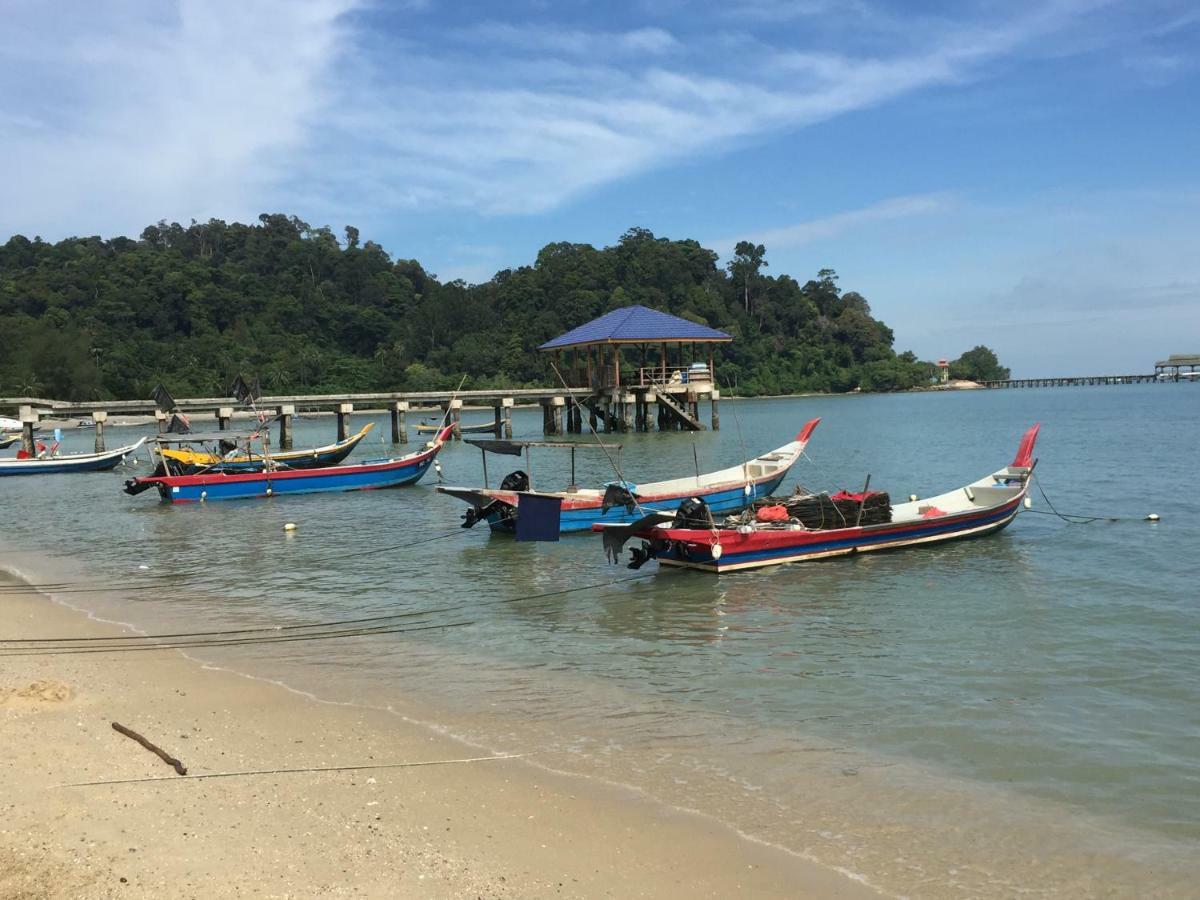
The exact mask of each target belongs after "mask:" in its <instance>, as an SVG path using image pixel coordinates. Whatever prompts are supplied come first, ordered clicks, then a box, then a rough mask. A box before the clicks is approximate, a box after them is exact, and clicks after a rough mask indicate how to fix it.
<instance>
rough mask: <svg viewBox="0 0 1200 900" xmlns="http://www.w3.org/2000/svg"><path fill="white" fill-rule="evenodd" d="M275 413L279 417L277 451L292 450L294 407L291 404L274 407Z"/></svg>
mask: <svg viewBox="0 0 1200 900" xmlns="http://www.w3.org/2000/svg"><path fill="white" fill-rule="evenodd" d="M275 413H276V414H277V415H278V416H279V449H280V450H291V449H292V427H293V423H294V422H295V419H296V406H295V404H292V403H283V404H281V405H279V406H277V407H275Z"/></svg>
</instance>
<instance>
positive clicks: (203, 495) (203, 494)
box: [200, 491, 208, 500]
mask: <svg viewBox="0 0 1200 900" xmlns="http://www.w3.org/2000/svg"><path fill="white" fill-rule="evenodd" d="M200 499H201V500H207V499H208V491H201V492H200Z"/></svg>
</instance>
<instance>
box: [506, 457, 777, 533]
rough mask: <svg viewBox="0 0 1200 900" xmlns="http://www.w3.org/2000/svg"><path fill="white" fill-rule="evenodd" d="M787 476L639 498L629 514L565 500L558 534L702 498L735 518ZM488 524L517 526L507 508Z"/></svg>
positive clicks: (618, 521) (509, 529)
mask: <svg viewBox="0 0 1200 900" xmlns="http://www.w3.org/2000/svg"><path fill="white" fill-rule="evenodd" d="M785 477H787V472H780V473H779V474H778V475H777V476H774V477H772V478H770V479H768V480H766V481H761V482H757V483H755V484H751V485H749V486H747V485H745V484H736V485H732V486H725V487H723V488H717V489H714V490H708V491H700V492H699V493H697V492H695V491H689V492H685V493H682V494H670V495H663V496H654V497H643V496H641V495H639V496H638V504H639V506H635V507H634V509H633V511H632V512H626V510H625V507H624V506H614V507H611V508H610V509H609V510H608V511H607V512H605V511H604V509H603V507H602V505H601V503H600V502H599V501H595V502H592V501H590V500H586V501H585V500H580V501H570V500H564V501H563V505H562V512H561V513H560V514H559V531H560V533H563V534H567V533H572V532H580V531H591V530H592V526H593V525H596V524H605V525H628V524H629V523H631V522H636V521H637V520H638V519H640V518H641V517H642V516H643V515H645V514H646V513H647V512H651V511H654V510H663V511H666V510H674V509H675V508H676V507H678V506H679V504H680V502H681V501H683V500H686V499H688V498H689V497H699V498H700V499H701V500H703V501H704V502H705V503H707V504H708V508H709V509H711V510H712V511H713V513H714V514H715V513H721V514H724V515H732V514H733V513H737V512H741V511H742V510H743V509H745V508H746V507H747V506H749V505H750V504H751V503H753V502H754V501H755V500H757V499H758V498H759V497H767V496H769V495H771V494H773V493H774V492H775V491H776V490H778V488H779V486H780V485H781V484H782V483H783V479H784V478H785ZM497 493H500V492H497ZM515 505H517V495H516V494H513V495H512V505H508V504H506V506H507V508H508V509H512V508H513V506H515ZM639 507H640V508H639ZM487 522H488V526H489V527H490V528H491V529H492V531H496V532H503V533H509V532H515V531H516V527H517V526H516V520H515V518H514V517H513V516H512V515H511V514H506V513H505V508H504V507H501V508H500V509H497V510H495V511H493V512H492V513H490V514H489V515H488V517H487Z"/></svg>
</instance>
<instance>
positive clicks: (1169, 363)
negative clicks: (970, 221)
mask: <svg viewBox="0 0 1200 900" xmlns="http://www.w3.org/2000/svg"><path fill="white" fill-rule="evenodd" d="M596 321H599V319H597V320H596ZM1184 366H1187V367H1188V371H1186V372H1185V371H1183V367H1184ZM1198 368H1200V353H1172V354H1171V355H1170V356H1169V357H1168V358H1167V359H1160V360H1159V361H1158V362H1156V363H1155V364H1154V374H1155V376H1156V377H1158V378H1159V379H1161V380H1163V381H1180V380H1185V381H1191V380H1194V379H1195V378H1196V370H1197V369H1198Z"/></svg>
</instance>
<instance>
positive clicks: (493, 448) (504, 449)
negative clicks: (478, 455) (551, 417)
mask: <svg viewBox="0 0 1200 900" xmlns="http://www.w3.org/2000/svg"><path fill="white" fill-rule="evenodd" d="M466 443H468V444H473V445H474V446H476V447H478V448H479V449H480V450H482V451H483V452H484V453H502V454H504V455H505V456H520V455H521V452H522V451H523V450H525V449H526V448H527V447H559V448H567V449H570V450H620V449H621V445H620V444H593V443H590V442H585V441H502V440H470V439H468V440H467V441H466Z"/></svg>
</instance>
